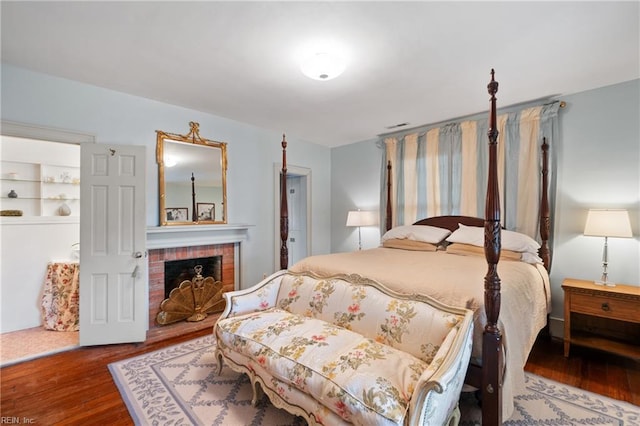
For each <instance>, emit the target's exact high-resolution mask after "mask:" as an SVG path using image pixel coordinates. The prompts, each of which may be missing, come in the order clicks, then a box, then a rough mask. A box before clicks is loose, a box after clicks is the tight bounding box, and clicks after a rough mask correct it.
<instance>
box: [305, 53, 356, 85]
mask: <svg viewBox="0 0 640 426" xmlns="http://www.w3.org/2000/svg"><path fill="white" fill-rule="evenodd" d="M345 67H346V63H345V61H344V59H343V58H342V57H341V56H339V55H336V54H334V53H328V52H316V53H314V54H313V55H311V56H309V57H307V58H306V59H305V60H304V61H303V62H302V65H301V66H300V69H301V70H302V73H303V74H304V75H306V76H307V77H309V78H312V79H314V80H321V81H326V80H331V79H334V78H336V77H337V76H339V75H340V74H342V72H343V71H344V69H345Z"/></svg>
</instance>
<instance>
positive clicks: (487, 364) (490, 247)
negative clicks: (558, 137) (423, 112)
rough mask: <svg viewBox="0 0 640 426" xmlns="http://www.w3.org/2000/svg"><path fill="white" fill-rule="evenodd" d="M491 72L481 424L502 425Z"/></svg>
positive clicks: (498, 245)
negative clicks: (485, 318)
mask: <svg viewBox="0 0 640 426" xmlns="http://www.w3.org/2000/svg"><path fill="white" fill-rule="evenodd" d="M494 76H495V72H494V70H493V69H492V70H491V82H489V85H488V86H487V89H488V90H489V94H490V95H491V110H490V112H489V131H488V136H489V176H488V181H487V199H486V204H485V220H484V253H485V258H486V259H487V266H488V269H487V275H486V276H485V277H484V307H485V312H486V315H487V324H486V325H485V327H484V332H483V336H482V424H483V425H485V426H491V425H500V424H502V389H501V387H502V365H503V362H502V358H503V353H502V333H501V332H500V329H499V328H498V315H499V314H500V277H499V276H498V261H499V260H500V248H501V239H500V238H501V234H500V194H499V190H498V189H499V187H498V161H497V156H498V153H497V151H498V150H497V148H498V129H497V124H496V96H495V95H496V93H497V92H498V82H497V81H495V79H494Z"/></svg>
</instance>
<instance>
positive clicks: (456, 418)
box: [447, 404, 460, 426]
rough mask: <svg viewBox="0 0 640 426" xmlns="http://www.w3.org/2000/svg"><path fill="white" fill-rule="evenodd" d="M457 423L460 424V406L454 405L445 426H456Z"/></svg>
mask: <svg viewBox="0 0 640 426" xmlns="http://www.w3.org/2000/svg"><path fill="white" fill-rule="evenodd" d="M458 423H460V406H459V405H458V404H456V408H455V409H454V410H453V412H452V413H451V416H449V421H448V422H447V426H458Z"/></svg>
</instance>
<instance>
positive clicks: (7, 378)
mask: <svg viewBox="0 0 640 426" xmlns="http://www.w3.org/2000/svg"><path fill="white" fill-rule="evenodd" d="M210 332H211V328H206V329H203V330H200V331H194V332H191V333H189V334H185V335H182V336H173V337H170V338H168V339H166V340H162V341H154V342H151V343H144V344H123V345H113V346H101V347H91V348H80V349H75V350H72V351H68V352H63V353H59V354H55V355H51V356H48V357H44V358H40V359H36V360H33V361H28V362H24V363H21V364H16V365H12V366H8V367H4V368H2V369H0V381H1V385H0V393H1V402H2V403H1V406H0V413H1V416H2V418H3V423H9V422H11V419H8V420H5V418H6V417H9V418H12V417H17V418H19V419H20V423H21V424H24V423H28V422H30V423H32V424H38V425H55V424H64V425H80V424H82V425H87V424H109V425H131V424H133V422H132V420H131V418H130V417H129V413H128V411H127V408H126V406H125V404H124V403H123V402H122V399H121V398H120V393H119V392H118V389H117V388H116V386H115V384H114V382H113V380H112V378H111V374H110V373H109V370H108V369H107V365H108V364H110V363H112V362H115V361H118V360H121V359H125V358H129V357H132V356H136V355H140V354H142V353H145V352H150V351H154V350H157V349H160V348H162V347H165V346H169V345H174V344H177V343H180V342H183V341H187V340H190V339H194V338H196V337H200V336H204V335H206V334H208V333H210ZM526 370H527V371H530V372H532V373H534V374H538V375H540V376H544V377H548V378H550V379H552V380H555V381H558V382H561V383H566V384H568V385H571V386H575V387H578V388H583V389H586V390H589V391H591V392H595V393H599V394H602V395H606V396H610V397H612V398H616V399H620V400H624V401H628V402H631V403H633V404H635V405H640V362H638V361H632V360H628V359H622V358H618V357H614V356H611V355H607V354H604V353H600V352H598V351H593V350H587V349H582V348H579V347H575V348H573V347H572V353H571V357H570V358H569V359H566V358H564V356H563V355H562V342H559V341H552V340H549V339H547V338H541V339H539V341H538V342H536V345H535V347H534V349H533V351H532V353H531V356H530V357H529V361H528V363H527V366H526ZM13 423H16V422H15V421H13Z"/></svg>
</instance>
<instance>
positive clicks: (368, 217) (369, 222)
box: [347, 210, 378, 226]
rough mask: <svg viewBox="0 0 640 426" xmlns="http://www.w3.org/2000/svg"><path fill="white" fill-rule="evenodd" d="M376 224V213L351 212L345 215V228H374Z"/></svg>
mask: <svg viewBox="0 0 640 426" xmlns="http://www.w3.org/2000/svg"><path fill="white" fill-rule="evenodd" d="M377 224H378V212H375V211H362V210H357V211H356V210H353V211H350V212H349V214H348V215H347V226H374V225H377Z"/></svg>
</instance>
